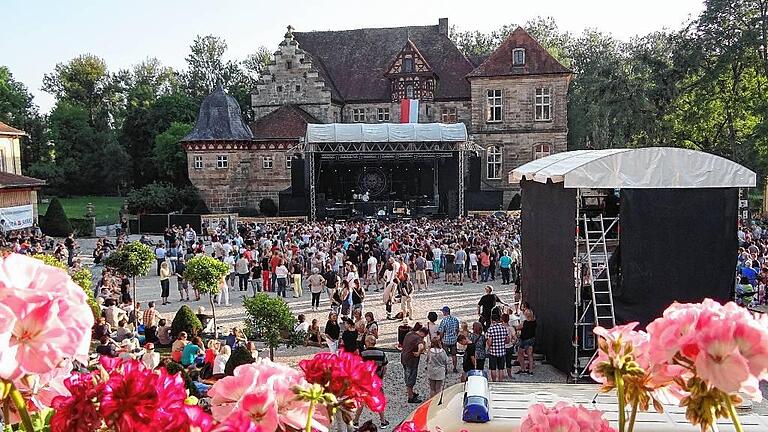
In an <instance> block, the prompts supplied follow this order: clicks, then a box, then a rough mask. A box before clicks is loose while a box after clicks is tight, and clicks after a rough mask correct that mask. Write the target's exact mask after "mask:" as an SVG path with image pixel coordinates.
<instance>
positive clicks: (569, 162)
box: [509, 147, 756, 189]
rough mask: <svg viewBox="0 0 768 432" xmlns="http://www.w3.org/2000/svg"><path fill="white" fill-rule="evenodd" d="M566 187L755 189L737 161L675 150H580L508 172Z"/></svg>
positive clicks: (511, 178) (516, 177)
mask: <svg viewBox="0 0 768 432" xmlns="http://www.w3.org/2000/svg"><path fill="white" fill-rule="evenodd" d="M521 179H526V180H535V181H537V182H540V183H546V182H547V181H551V182H553V183H561V182H562V183H564V187H566V188H596V189H621V188H632V189H652V188H717V187H754V186H755V182H756V176H755V173H754V172H752V171H750V170H749V169H747V168H745V167H744V166H742V165H739V164H737V163H735V162H733V161H730V160H728V159H725V158H722V157H720V156H715V155H712V154H709V153H704V152H700V151H695V150H688V149H681V148H672V147H646V148H639V149H606V150H576V151H570V152H563V153H555V154H553V155H550V156H547V157H544V158H541V159H537V160H535V161H532V162H529V163H527V164H525V165H522V166H520V167H518V168H516V169H515V170H514V171H512V172H510V173H509V182H510V183H518V182H519V181H520V180H521Z"/></svg>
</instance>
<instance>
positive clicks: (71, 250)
mask: <svg viewBox="0 0 768 432" xmlns="http://www.w3.org/2000/svg"><path fill="white" fill-rule="evenodd" d="M0 226H3V227H4V226H5V225H4V224H0ZM3 237H5V235H3ZM64 247H66V248H67V266H69V267H72V266H73V265H75V248H76V247H77V242H76V241H75V234H74V233H73V234H70V235H68V236H67V238H66V239H64Z"/></svg>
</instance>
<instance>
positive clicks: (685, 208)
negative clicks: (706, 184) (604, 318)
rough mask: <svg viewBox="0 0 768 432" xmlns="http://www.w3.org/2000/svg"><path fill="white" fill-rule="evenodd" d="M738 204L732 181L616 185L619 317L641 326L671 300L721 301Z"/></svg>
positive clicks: (729, 280)
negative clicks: (693, 185)
mask: <svg viewBox="0 0 768 432" xmlns="http://www.w3.org/2000/svg"><path fill="white" fill-rule="evenodd" d="M737 207H738V189H735V188H718V189H622V190H621V218H620V223H621V270H622V281H621V284H620V285H621V286H620V287H618V288H617V289H616V291H615V292H614V302H615V306H616V318H617V321H618V322H620V323H626V322H630V321H639V322H640V325H641V326H642V327H644V326H645V325H646V324H648V323H649V322H651V321H653V320H654V319H655V318H656V317H658V316H660V315H661V313H662V312H663V311H664V309H665V308H666V307H667V306H668V305H669V304H670V303H672V302H673V301H675V300H677V301H679V302H694V301H695V302H698V301H701V300H702V299H704V298H706V297H709V298H712V299H715V300H718V301H727V300H728V299H729V297H730V293H731V290H732V289H733V285H734V280H733V278H734V276H733V275H734V273H733V272H734V267H735V265H736V250H737V248H738V244H737V239H736V226H737ZM523 262H525V260H523Z"/></svg>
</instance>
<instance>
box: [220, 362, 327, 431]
mask: <svg viewBox="0 0 768 432" xmlns="http://www.w3.org/2000/svg"><path fill="white" fill-rule="evenodd" d="M306 386H307V382H306V380H304V377H303V376H302V374H301V373H300V372H299V371H297V370H295V369H292V368H290V367H288V366H284V365H281V364H278V363H273V362H271V361H269V360H260V361H258V362H256V363H252V364H246V365H242V366H238V367H237V368H236V369H235V371H234V376H231V377H225V378H222V379H220V380H219V381H217V382H216V383H215V384H214V385H213V387H211V389H210V390H209V391H208V395H209V396H211V412H212V413H213V417H214V418H215V419H216V420H218V421H219V422H225V421H226V420H227V419H228V418H229V417H231V416H232V415H237V416H240V415H242V414H243V413H245V414H247V415H248V417H249V418H250V419H251V421H252V422H253V423H254V424H256V425H257V426H260V427H261V428H263V429H264V430H269V431H274V430H286V429H302V428H304V426H305V425H306V421H307V416H308V414H309V403H308V402H305V401H300V400H299V399H298V398H297V395H296V393H295V391H294V390H295V389H296V388H297V387H298V388H301V387H306ZM318 417H319V416H315V420H316V421H315V423H316V427H317V428H322V429H324V428H325V426H327V421H326V420H324V419H318Z"/></svg>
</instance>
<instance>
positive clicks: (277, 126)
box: [251, 105, 320, 140]
mask: <svg viewBox="0 0 768 432" xmlns="http://www.w3.org/2000/svg"><path fill="white" fill-rule="evenodd" d="M307 123H320V121H319V120H317V119H316V118H314V117H313V116H312V115H310V114H309V113H307V112H306V111H304V110H303V109H301V108H300V107H298V106H296V105H283V106H281V107H280V108H278V109H276V110H275V111H272V112H271V113H269V114H267V115H265V116H264V117H261V118H260V119H258V120H256V122H254V123H253V126H252V128H251V129H252V130H253V137H254V138H255V139H257V140H258V139H279V138H288V139H297V138H300V137H303V136H304V135H305V134H306V132H307Z"/></svg>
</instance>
